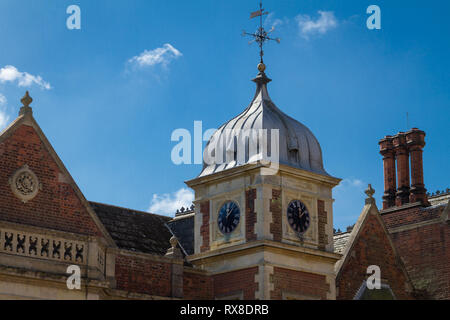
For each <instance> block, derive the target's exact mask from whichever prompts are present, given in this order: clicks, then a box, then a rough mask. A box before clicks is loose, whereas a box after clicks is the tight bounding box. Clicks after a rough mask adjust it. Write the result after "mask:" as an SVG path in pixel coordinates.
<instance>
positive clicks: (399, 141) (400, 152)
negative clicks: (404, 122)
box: [392, 132, 410, 207]
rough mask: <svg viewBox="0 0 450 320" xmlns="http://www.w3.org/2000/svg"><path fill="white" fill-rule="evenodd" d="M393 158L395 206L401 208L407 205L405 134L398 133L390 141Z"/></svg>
mask: <svg viewBox="0 0 450 320" xmlns="http://www.w3.org/2000/svg"><path fill="white" fill-rule="evenodd" d="M392 143H393V145H394V151H395V158H396V160H397V194H396V195H397V197H396V198H395V205H396V206H398V207H399V206H401V205H403V204H406V203H409V194H410V190H409V189H410V188H409V152H408V146H407V144H406V134H405V133H404V132H400V133H398V134H397V135H395V136H394V137H393V139H392Z"/></svg>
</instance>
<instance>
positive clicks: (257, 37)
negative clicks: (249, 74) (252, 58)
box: [242, 1, 281, 71]
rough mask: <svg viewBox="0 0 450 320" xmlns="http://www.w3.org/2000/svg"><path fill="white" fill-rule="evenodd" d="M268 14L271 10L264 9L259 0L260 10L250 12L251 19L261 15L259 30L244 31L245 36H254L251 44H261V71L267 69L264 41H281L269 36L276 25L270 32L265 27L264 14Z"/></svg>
mask: <svg viewBox="0 0 450 320" xmlns="http://www.w3.org/2000/svg"><path fill="white" fill-rule="evenodd" d="M268 14H269V12H267V11H265V10H264V9H263V7H262V1H260V2H259V10H258V11H255V12H252V13H251V14H250V19H253V18H256V17H259V21H260V24H259V28H258V30H257V31H256V32H255V33H248V32H246V31H245V30H244V31H243V32H242V35H243V36H251V37H253V38H254V39H253V40H251V41H249V44H251V43H253V42H257V43H258V45H259V50H260V51H259V55H260V57H261V68H262V69H263V70H260V71H264V69H265V66H264V61H263V56H264V50H263V45H264V43H265V42H267V41H270V40H273V41H276V42H278V43H280V41H281V40H280V38H275V39H274V38H270V37H269V34H270V33H271V32H273V31H274V30H275V27H272V29H271V30H270V31H268V32H267V31H266V30H265V29H264V27H263V16H264V15H268ZM258 69H259V66H258Z"/></svg>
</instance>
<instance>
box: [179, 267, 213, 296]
mask: <svg viewBox="0 0 450 320" xmlns="http://www.w3.org/2000/svg"><path fill="white" fill-rule="evenodd" d="M183 292H184V299H188V300H209V299H213V298H214V296H213V282H212V278H211V277H210V276H208V275H206V274H201V273H198V272H189V271H187V270H186V269H185V272H184V277H183Z"/></svg>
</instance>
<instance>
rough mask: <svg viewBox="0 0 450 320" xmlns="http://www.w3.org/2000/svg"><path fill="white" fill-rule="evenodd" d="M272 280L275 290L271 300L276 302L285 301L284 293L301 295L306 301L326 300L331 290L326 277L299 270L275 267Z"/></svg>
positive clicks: (271, 294)
mask: <svg viewBox="0 0 450 320" xmlns="http://www.w3.org/2000/svg"><path fill="white" fill-rule="evenodd" d="M272 280H273V286H274V290H273V291H272V292H271V293H270V298H271V299H274V300H281V299H283V292H284V293H285V294H286V295H289V294H293V295H294V296H297V295H299V296H300V297H302V298H304V299H308V298H310V299H323V300H325V299H326V298H327V292H329V290H330V286H329V284H327V282H326V277H325V276H324V275H320V274H314V273H308V272H302V271H297V270H290V269H285V268H279V267H274V268H273V277H272Z"/></svg>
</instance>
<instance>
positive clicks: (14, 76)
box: [0, 66, 52, 90]
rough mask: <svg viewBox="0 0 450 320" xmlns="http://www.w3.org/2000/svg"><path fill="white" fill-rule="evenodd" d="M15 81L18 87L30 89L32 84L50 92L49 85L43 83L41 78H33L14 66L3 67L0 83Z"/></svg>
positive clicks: (0, 73) (0, 70)
mask: <svg viewBox="0 0 450 320" xmlns="http://www.w3.org/2000/svg"><path fill="white" fill-rule="evenodd" d="M15 81H17V83H18V85H19V87H30V86H31V85H33V84H36V85H38V86H39V87H41V88H42V89H46V90H50V89H51V88H52V87H51V85H50V83H48V82H46V81H44V80H43V79H42V77H41V76H33V75H32V74H29V73H28V72H20V71H19V70H17V68H16V67H14V66H5V67H4V68H1V69H0V83H5V82H15Z"/></svg>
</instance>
